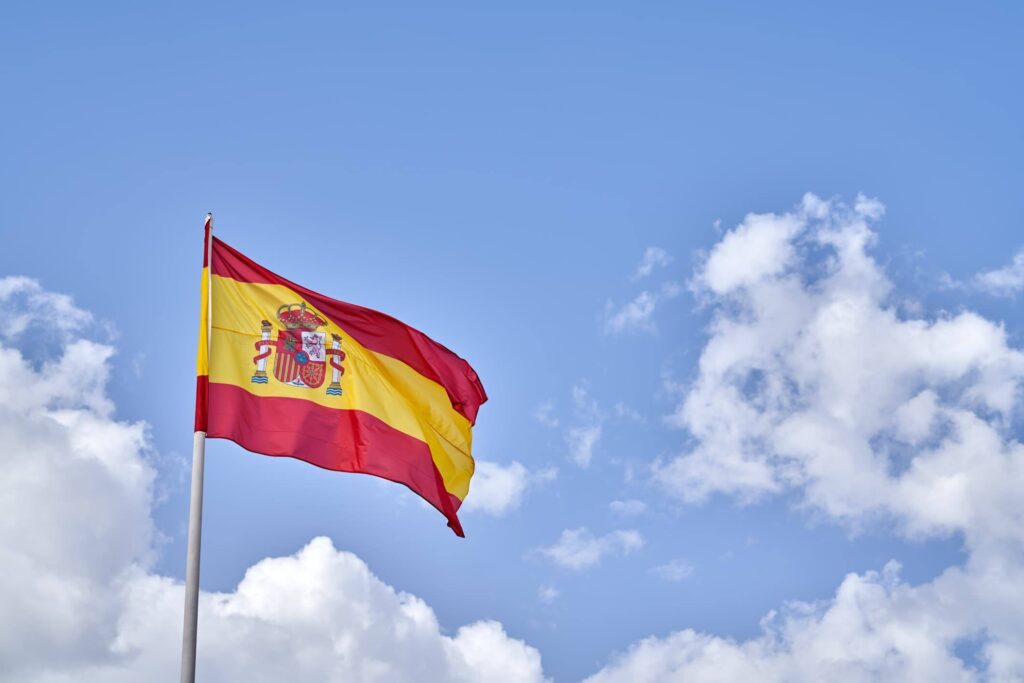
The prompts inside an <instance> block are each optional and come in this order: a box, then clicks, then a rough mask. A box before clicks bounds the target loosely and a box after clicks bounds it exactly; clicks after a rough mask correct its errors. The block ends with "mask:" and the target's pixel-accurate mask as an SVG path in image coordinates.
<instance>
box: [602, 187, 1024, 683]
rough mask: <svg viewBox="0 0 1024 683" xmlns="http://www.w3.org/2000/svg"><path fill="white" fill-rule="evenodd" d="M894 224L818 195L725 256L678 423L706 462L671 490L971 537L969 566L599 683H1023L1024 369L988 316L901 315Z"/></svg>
mask: <svg viewBox="0 0 1024 683" xmlns="http://www.w3.org/2000/svg"><path fill="white" fill-rule="evenodd" d="M882 215H884V207H883V206H882V205H881V203H880V202H877V201H876V200H869V199H867V198H865V197H863V196H861V197H858V199H857V201H856V202H855V203H854V206H853V207H852V208H851V207H847V206H844V205H843V204H841V203H838V202H834V201H826V200H822V199H820V198H817V197H814V196H813V195H808V196H807V197H805V198H804V200H803V201H802V202H801V204H800V205H799V206H798V207H797V208H796V209H795V210H793V211H791V212H789V213H785V214H758V215H751V216H748V217H747V218H746V219H745V220H744V221H743V223H742V224H741V225H739V226H737V227H736V228H735V229H733V230H731V231H729V232H728V233H727V234H726V235H725V236H724V237H723V238H722V240H721V241H720V242H719V243H718V244H717V245H715V247H714V248H713V249H712V250H711V251H710V253H709V254H708V256H707V258H706V260H705V262H704V263H703V264H702V266H701V267H700V268H699V270H698V272H697V273H696V275H695V277H694V280H693V288H694V291H695V292H696V293H697V295H698V296H699V297H701V298H702V299H703V301H704V303H705V304H706V305H707V306H709V307H710V309H711V312H712V322H711V324H710V326H709V329H708V341H707V343H706V345H705V347H704V349H703V351H702V353H701V357H700V361H699V365H698V372H697V376H696V378H695V379H694V381H693V382H692V383H691V384H690V385H688V388H687V390H686V392H685V394H684V396H683V398H682V401H681V403H680V405H679V407H678V410H677V411H676V412H675V413H674V414H673V415H672V417H671V418H670V423H672V424H674V425H676V426H677V427H680V428H682V429H685V430H686V431H687V432H688V433H689V436H690V437H692V440H693V443H694V446H693V447H691V448H688V449H687V450H685V451H684V452H682V453H680V454H679V455H678V456H677V457H674V458H671V459H669V460H666V461H663V462H660V463H658V464H657V465H656V466H655V468H654V474H655V478H656V480H657V481H658V482H659V483H660V484H661V485H662V486H663V487H664V488H665V489H666V490H667V491H669V492H670V493H671V494H673V495H675V496H677V497H678V498H680V499H681V500H683V501H687V502H691V503H699V502H701V501H703V500H705V499H707V498H708V496H710V495H712V494H715V493H719V494H727V495H732V496H734V497H736V498H738V499H739V500H740V501H744V502H747V501H751V500H754V499H757V498H759V497H765V496H770V495H775V494H779V493H782V492H786V491H795V492H798V493H799V494H800V496H801V497H802V500H803V504H804V505H805V506H807V507H810V508H813V509H816V510H818V511H819V512H822V513H824V514H825V515H827V516H829V517H831V518H833V519H836V520H840V521H842V522H844V523H847V524H849V525H852V526H858V525H863V524H867V523H873V524H876V523H880V522H889V523H892V524H894V525H895V528H896V529H897V530H898V531H899V532H901V533H903V534H906V535H908V536H914V537H928V536H946V535H950V534H958V535H959V536H960V537H961V538H963V540H964V545H965V550H966V557H967V559H966V561H965V563H964V565H963V566H956V567H950V568H948V569H947V570H946V571H945V572H943V573H942V574H941V575H940V576H939V577H938V578H936V579H934V580H933V581H930V582H926V583H923V584H920V585H911V584H908V583H906V582H904V581H902V580H901V579H900V577H899V568H898V565H896V564H894V563H890V564H889V565H887V566H886V567H885V568H884V569H883V570H882V571H881V572H866V573H864V574H851V575H849V576H848V577H847V578H846V579H845V580H844V581H843V583H842V584H841V585H840V586H839V588H838V589H837V591H836V593H835V595H834V596H833V597H832V598H831V599H830V600H826V601H822V602H820V603H813V604H807V603H791V604H788V605H786V606H785V607H784V608H783V610H782V611H781V612H779V613H775V612H773V613H770V614H768V615H767V616H766V617H765V619H764V620H763V622H762V633H761V635H760V636H758V637H756V638H753V639H750V640H747V641H742V642H737V641H733V640H731V639H727V638H721V637H717V636H714V635H708V634H701V633H697V632H695V631H692V630H682V631H678V632H676V633H673V634H670V635H668V636H665V637H663V638H649V639H647V640H644V641H641V642H639V643H637V644H635V645H634V646H633V647H631V648H630V649H629V650H628V651H627V652H626V653H624V654H622V655H620V656H618V657H617V658H615V659H614V660H613V661H612V662H611V663H610V664H609V666H608V667H606V668H605V669H603V670H602V671H600V672H598V673H597V674H595V675H594V676H593V677H591V678H590V679H588V681H590V683H617V682H618V681H630V682H641V683H642V682H644V681H687V682H690V681H697V682H700V681H720V680H759V681H819V680H842V681H877V680H901V681H935V680H943V681H977V680H989V681H1016V680H1021V679H1024V655H1022V654H1021V653H1024V622H1022V620H1021V619H1020V616H1019V615H1020V614H1022V613H1024V594H1022V593H1021V592H1020V591H1019V589H1018V587H1019V586H1020V585H1021V582H1022V581H1024V562H1022V558H1024V531H1022V529H1024V525H1022V523H1021V522H1022V520H1024V497H1021V496H1020V495H1019V491H1021V490H1022V488H1024V446H1022V445H1021V444H1020V443H1019V441H1018V440H1017V438H1016V436H1015V429H1014V426H1015V424H1016V423H1017V422H1016V420H1017V419H1018V417H1019V415H1020V408H1021V396H1020V383H1021V380H1022V378H1024V355H1022V354H1021V352H1020V350H1018V349H1016V348H1014V347H1012V346H1011V345H1010V343H1009V341H1008V338H1007V334H1006V332H1005V330H1004V329H1003V327H1002V326H1001V325H1000V324H997V323H993V322H991V321H989V320H986V319H985V318H983V317H981V316H979V315H977V314H975V313H972V312H970V311H964V312H961V313H958V314H955V315H945V314H944V315H938V316H934V317H931V318H925V317H921V316H920V314H916V315H911V314H908V313H906V312H905V311H902V310H901V309H900V308H899V307H898V306H897V305H896V303H895V301H896V299H897V297H895V296H893V284H892V283H891V282H890V280H889V279H888V277H887V276H886V274H885V272H884V271H883V269H882V268H881V267H880V266H879V265H878V264H877V263H876V261H875V260H874V259H873V257H872V256H871V247H872V245H873V244H874V242H875V241H876V234H875V232H874V231H873V229H872V228H871V224H872V222H873V221H876V220H878V219H879V218H881V216H882ZM962 648H966V649H968V650H971V649H973V650H975V651H976V656H975V657H969V658H967V659H969V661H965V658H964V657H962V656H960V653H961V651H962Z"/></svg>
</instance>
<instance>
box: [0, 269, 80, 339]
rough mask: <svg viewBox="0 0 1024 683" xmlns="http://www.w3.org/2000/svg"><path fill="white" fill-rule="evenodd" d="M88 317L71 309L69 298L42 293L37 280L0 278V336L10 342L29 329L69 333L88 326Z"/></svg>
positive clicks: (62, 295) (72, 304)
mask: <svg viewBox="0 0 1024 683" xmlns="http://www.w3.org/2000/svg"><path fill="white" fill-rule="evenodd" d="M92 319H93V318H92V314H90V313H89V312H88V311H83V310H82V309H80V308H78V307H77V306H75V303H74V301H73V300H72V298H71V297H69V296H67V295H66V294H56V293H54V292H47V291H45V290H44V289H43V288H42V286H41V285H40V284H39V282H38V281H37V280H34V279H32V278H27V277H21V276H8V277H4V278H0V336H2V337H3V338H5V339H8V340H12V339H15V338H16V337H19V336H21V335H23V334H24V333H25V332H26V331H27V330H28V329H29V328H30V327H33V326H35V327H38V328H39V329H40V331H41V332H42V333H43V334H46V331H47V330H58V331H60V332H62V333H65V334H66V333H71V332H75V331H77V330H80V329H82V328H83V327H85V326H86V325H88V324H89V323H91V322H92Z"/></svg>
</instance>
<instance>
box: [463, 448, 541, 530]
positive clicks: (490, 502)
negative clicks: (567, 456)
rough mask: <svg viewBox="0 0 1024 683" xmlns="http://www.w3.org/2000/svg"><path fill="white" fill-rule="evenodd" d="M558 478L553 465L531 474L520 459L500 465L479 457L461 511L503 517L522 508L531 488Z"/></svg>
mask: <svg viewBox="0 0 1024 683" xmlns="http://www.w3.org/2000/svg"><path fill="white" fill-rule="evenodd" d="M556 477H558V469H557V468H553V467H549V468H547V469H543V470H540V471H538V472H534V473H530V471H529V470H527V469H526V467H524V466H523V465H521V464H520V463H518V462H512V463H510V464H508V465H499V464H498V463H494V462H487V461H486V460H478V461H477V463H476V472H475V473H474V475H473V481H472V483H471V485H470V489H469V495H468V496H466V500H465V502H464V503H463V505H462V507H461V508H460V511H465V512H481V513H483V514H487V515H491V516H493V517H501V516H503V515H506V514H508V513H509V512H512V511H513V510H517V509H519V506H520V505H521V504H522V502H523V496H524V495H525V494H526V492H527V491H528V490H529V489H530V488H534V487H536V486H538V485H540V484H543V483H546V482H549V481H553V480H554V479H555V478H556Z"/></svg>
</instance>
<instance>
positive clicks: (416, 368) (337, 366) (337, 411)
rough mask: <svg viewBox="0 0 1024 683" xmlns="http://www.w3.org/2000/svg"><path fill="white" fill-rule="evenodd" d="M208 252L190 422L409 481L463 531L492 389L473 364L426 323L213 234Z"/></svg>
mask: <svg viewBox="0 0 1024 683" xmlns="http://www.w3.org/2000/svg"><path fill="white" fill-rule="evenodd" d="M211 252H212V264H209V263H206V260H207V259H204V264H203V266H204V267H203V285H202V286H203V307H202V310H203V312H202V320H201V325H200V339H199V356H198V362H197V376H198V381H197V388H196V425H195V428H196V431H205V432H206V434H207V436H208V437H212V438H224V439H230V440H232V441H234V442H235V443H237V444H238V445H240V446H242V447H243V448H245V449H247V450H250V451H253V452H255V453H263V454H265V455H283V456H290V457H294V458H299V459H301V460H305V461H306V462H309V463H312V464H314V465H318V466H320V467H323V468H326V469H329V470H337V471H341V472H362V473H365V474H373V475H376V476H378V477H383V478H385V479H390V480H391V481H394V482H398V483H401V484H405V485H406V486H408V487H409V488H410V489H412V490H413V491H415V492H416V493H417V494H419V495H420V496H422V497H423V498H425V499H426V500H427V501H428V502H430V504H431V505H433V506H434V507H435V508H437V509H438V510H439V511H440V512H441V513H442V514H443V515H444V516H445V517H446V518H447V519H448V525H449V526H450V527H451V528H452V530H453V531H455V533H457V534H458V535H459V536H462V535H463V532H462V527H461V525H460V524H459V520H458V517H457V515H456V512H457V510H458V509H459V506H460V505H461V503H462V500H463V499H464V498H465V497H466V494H467V493H468V491H469V480H470V477H472V475H473V457H472V455H471V453H470V451H471V444H472V427H473V423H474V422H475V421H476V414H477V410H478V409H479V407H480V405H481V404H482V403H483V402H484V401H486V400H487V395H486V394H485V393H484V389H483V386H482V385H481V384H480V380H479V378H478V377H477V375H476V373H475V372H474V371H473V368H471V367H470V366H469V364H468V363H467V362H466V361H465V360H463V359H462V358H460V357H458V356H457V355H455V354H454V353H452V352H451V351H449V350H448V349H446V348H445V347H444V346H442V345H440V344H438V343H437V342H435V341H433V340H431V339H430V338H429V337H427V336H426V335H424V334H423V333H422V332H419V331H418V330H415V329H413V328H411V327H409V326H408V325H405V324H403V323H401V322H399V321H397V320H395V319H394V318H392V317H390V316H387V315H384V314H382V313H378V312H376V311H372V310H370V309H367V308H363V307H361V306H354V305H352V304H347V303H344V302H342V301H337V300H335V299H331V298H328V297H326V296H323V295H321V294H317V293H316V292H312V291H310V290H308V289H306V288H305V287H302V286H300V285H297V284H295V283H293V282H290V281H288V280H285V279H284V278H282V277H280V276H278V275H276V274H274V273H272V272H270V271H269V270H267V269H266V268H264V267H262V266H260V265H259V264H257V263H255V262H253V261H251V260H249V259H248V258H246V257H245V256H244V255H242V254H241V253H239V252H238V251H236V250H235V249H233V248H231V247H229V246H228V245H227V244H225V243H224V242H221V241H220V240H218V239H214V240H213V244H212V249H211ZM208 287H212V292H211V296H210V297H209V300H212V311H209V312H208V310H207V309H208V305H207V303H206V302H207V301H208V297H207V293H208V292H209V290H208V289H207V288H208ZM207 315H212V325H210V328H211V329H212V334H211V339H210V345H209V348H210V351H209V355H208V354H207V340H206V337H207V326H208V319H207Z"/></svg>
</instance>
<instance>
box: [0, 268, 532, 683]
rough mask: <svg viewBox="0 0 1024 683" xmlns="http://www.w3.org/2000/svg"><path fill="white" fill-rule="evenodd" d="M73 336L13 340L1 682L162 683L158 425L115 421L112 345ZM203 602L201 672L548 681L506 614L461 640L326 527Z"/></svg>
mask: <svg viewBox="0 0 1024 683" xmlns="http://www.w3.org/2000/svg"><path fill="white" fill-rule="evenodd" d="M12 282H13V283H14V284H12ZM23 282H24V281H13V280H11V279H5V280H0V291H8V292H9V291H11V290H14V289H16V290H18V291H21V292H25V291H28V292H30V293H31V292H34V294H33V296H36V295H40V296H42V295H44V294H46V293H44V292H42V290H41V289H36V288H34V286H31V285H30V286H26V285H24V284H23ZM26 287H27V289H26ZM4 288H6V289H4ZM47 300H49V301H55V300H59V299H54V298H52V297H47V296H43V297H42V298H38V299H36V300H35V301H36V303H35V304H33V303H31V302H27V303H26V300H21V301H18V302H15V303H11V301H12V300H7V301H8V304H7V305H8V306H12V307H14V308H13V310H12V309H11V308H8V309H6V310H5V315H7V316H22V315H30V314H31V315H34V314H35V312H34V311H32V312H29V311H25V310H23V307H24V306H35V305H37V304H38V302H39V301H47ZM58 305H62V304H58ZM81 319H83V320H84V319H85V318H81ZM49 329H50V330H51V334H52V333H53V330H54V328H49ZM72 330H73V328H72V327H66V328H65V330H64V332H65V333H67V334H68V335H71V331H72ZM57 331H58V332H60V330H57ZM58 336H59V335H58ZM72 337H73V335H71V336H69V338H67V339H64V340H63V341H61V342H59V343H58V344H57V345H58V346H59V347H60V350H59V352H58V356H56V357H54V358H51V359H48V360H47V359H33V360H29V359H28V358H26V357H25V355H23V353H22V352H21V351H20V350H19V349H17V348H15V347H13V346H11V343H10V341H4V340H0V448H2V451H3V453H4V458H3V461H4V462H3V476H2V477H0V567H3V571H2V572H0V605H3V619H0V663H2V664H0V669H2V670H3V675H2V677H3V678H4V679H5V680H12V681H13V680H16V681H19V683H70V682H71V681H74V682H76V683H92V682H96V683H101V682H102V683H130V682H132V683H133V682H135V681H155V680H166V679H167V678H168V677H169V676H173V675H175V673H174V672H176V671H177V669H178V663H179V658H180V643H181V616H182V605H183V588H182V586H181V584H180V583H178V582H177V581H174V580H172V579H169V578H166V577H162V576H158V575H156V574H154V573H152V571H151V567H152V556H153V542H154V536H155V531H154V527H153V522H152V518H151V516H150V506H151V503H152V489H153V484H154V476H155V473H154V469H153V467H152V465H151V464H150V461H149V460H148V458H147V456H146V453H147V449H148V448H149V445H148V444H149V442H148V438H147V434H146V426H145V425H144V424H142V423H128V422H122V421H118V420H117V419H116V417H115V412H114V406H113V404H112V402H111V401H110V399H109V398H108V397H107V395H106V388H105V387H106V382H107V377H108V375H109V359H110V358H111V355H112V354H113V349H112V348H111V347H110V346H107V345H102V344H96V343H94V342H90V341H87V340H84V339H77V338H72ZM36 341H38V340H36V339H33V344H35V343H36ZM200 610H201V614H200V644H199V663H198V669H199V677H200V679H201V680H204V681H209V682H211V683H217V682H219V681H225V682H226V681H240V680H252V681H262V680H317V681H327V682H330V681H350V680H359V681H382V682H383V681H420V680H423V678H424V675H423V674H424V671H429V672H430V676H431V680H441V681H459V682H468V681H508V682H510V683H511V682H513V681H541V680H543V674H542V669H541V662H540V656H539V654H538V653H537V651H536V650H535V649H533V648H531V647H529V646H527V645H526V644H524V643H523V642H521V641H518V640H515V639H513V638H511V637H509V636H508V635H507V634H506V633H505V631H504V629H503V628H502V626H501V625H500V624H498V623H496V622H493V621H480V622H476V623H473V624H470V625H467V626H464V627H462V628H460V629H458V630H457V631H456V632H455V633H454V635H447V634H446V633H445V632H444V631H443V630H442V628H441V626H440V625H439V623H438V621H437V618H436V616H435V615H434V612H433V611H432V610H431V609H430V607H429V606H428V605H426V603H424V602H423V601H422V600H420V599H418V598H416V597H415V596H412V595H408V594H406V593H402V592H399V591H396V590H395V589H393V588H391V587H390V586H388V585H387V584H385V583H383V582H382V581H380V580H379V579H378V578H376V577H375V576H374V575H373V574H372V573H371V571H370V570H369V568H368V567H367V566H366V564H365V563H364V562H363V561H362V560H360V559H359V558H358V557H356V556H355V555H352V554H351V553H347V552H343V551H338V550H336V549H335V548H334V547H333V546H332V544H331V542H330V541H329V540H328V539H326V538H318V539H314V540H313V541H311V542H310V543H309V544H308V545H307V546H306V547H305V548H303V549H301V550H299V551H298V552H297V553H296V554H295V555H292V556H288V557H278V558H272V559H266V560H263V561H261V562H258V563H257V564H255V565H254V566H252V567H251V568H250V569H249V570H248V571H247V572H246V575H245V578H244V579H243V580H242V581H241V582H240V583H239V585H238V587H237V588H236V589H235V590H233V591H231V592H229V593H203V594H202V596H201V601H200ZM169 672H170V673H169Z"/></svg>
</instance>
